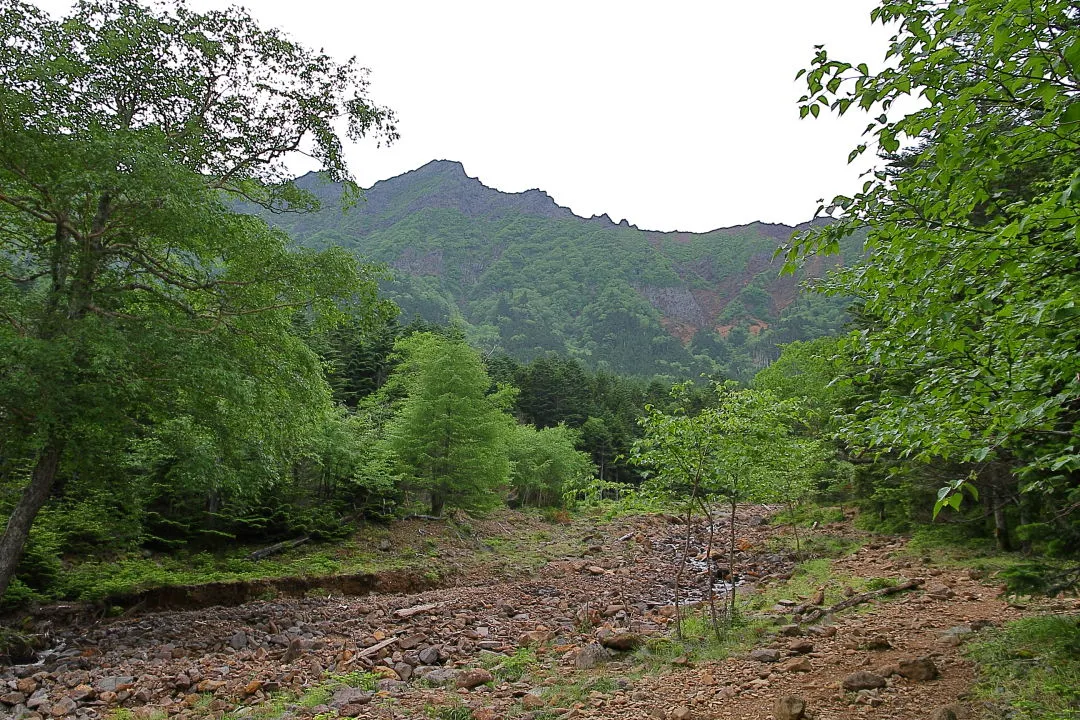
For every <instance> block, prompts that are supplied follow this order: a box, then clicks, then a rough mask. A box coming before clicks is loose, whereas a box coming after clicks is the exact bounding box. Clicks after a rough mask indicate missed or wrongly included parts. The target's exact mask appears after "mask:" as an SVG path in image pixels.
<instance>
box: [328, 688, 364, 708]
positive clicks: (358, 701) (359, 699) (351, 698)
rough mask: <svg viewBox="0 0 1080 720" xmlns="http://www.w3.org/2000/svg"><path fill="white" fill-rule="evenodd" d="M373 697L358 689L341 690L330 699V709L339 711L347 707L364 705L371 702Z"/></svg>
mask: <svg viewBox="0 0 1080 720" xmlns="http://www.w3.org/2000/svg"><path fill="white" fill-rule="evenodd" d="M373 695H374V693H372V692H369V691H367V690H361V689H360V688H354V687H345V688H341V689H340V690H338V691H337V692H335V693H334V696H333V697H332V698H330V707H332V708H338V709H340V708H343V707H345V706H347V705H366V704H367V703H369V702H371V698H372V696H373Z"/></svg>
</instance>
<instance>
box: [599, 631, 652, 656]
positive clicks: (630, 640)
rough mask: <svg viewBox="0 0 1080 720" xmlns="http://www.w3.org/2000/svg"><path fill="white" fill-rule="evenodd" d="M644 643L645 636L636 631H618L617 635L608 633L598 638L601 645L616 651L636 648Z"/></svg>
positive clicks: (627, 650)
mask: <svg viewBox="0 0 1080 720" xmlns="http://www.w3.org/2000/svg"><path fill="white" fill-rule="evenodd" d="M644 643H645V638H643V637H641V636H640V635H638V634H637V633H619V634H617V635H608V636H606V637H603V638H600V644H601V645H603V646H604V647H606V648H608V649H609V650H617V651H618V652H629V651H631V650H637V649H638V648H639V647H641V646H642V645H643V644H644Z"/></svg>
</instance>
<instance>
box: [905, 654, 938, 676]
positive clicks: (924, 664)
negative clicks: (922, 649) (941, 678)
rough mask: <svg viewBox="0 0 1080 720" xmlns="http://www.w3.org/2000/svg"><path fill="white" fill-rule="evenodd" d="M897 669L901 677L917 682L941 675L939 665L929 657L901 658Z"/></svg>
mask: <svg viewBox="0 0 1080 720" xmlns="http://www.w3.org/2000/svg"><path fill="white" fill-rule="evenodd" d="M896 671H897V672H898V673H900V676H901V677H904V678H907V679H908V680H915V681H916V682H925V681H927V680H934V679H935V678H937V677H938V675H940V673H939V672H938V669H937V665H934V661H933V660H931V659H930V658H928V657H918V658H901V659H900V660H898V661H897V663H896Z"/></svg>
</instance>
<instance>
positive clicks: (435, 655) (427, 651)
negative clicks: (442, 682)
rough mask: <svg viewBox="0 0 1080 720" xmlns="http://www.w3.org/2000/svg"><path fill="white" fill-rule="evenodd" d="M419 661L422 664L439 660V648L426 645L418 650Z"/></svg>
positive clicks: (433, 663) (432, 663) (431, 663)
mask: <svg viewBox="0 0 1080 720" xmlns="http://www.w3.org/2000/svg"><path fill="white" fill-rule="evenodd" d="M420 662H421V663H423V664H424V665H435V664H436V663H438V662H439V649H438V648H437V647H426V648H424V649H423V650H421V651H420Z"/></svg>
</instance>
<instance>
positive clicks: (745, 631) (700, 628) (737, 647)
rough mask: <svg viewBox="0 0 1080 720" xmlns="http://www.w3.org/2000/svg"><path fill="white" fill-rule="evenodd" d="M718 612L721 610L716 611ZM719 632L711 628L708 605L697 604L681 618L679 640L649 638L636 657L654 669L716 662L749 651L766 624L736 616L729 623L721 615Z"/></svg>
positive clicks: (738, 614)
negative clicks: (683, 660)
mask: <svg viewBox="0 0 1080 720" xmlns="http://www.w3.org/2000/svg"><path fill="white" fill-rule="evenodd" d="M718 610H721V611H722V609H721V608H718ZM719 621H720V627H719V630H720V633H719V637H717V633H716V632H715V631H714V629H713V625H712V622H711V619H710V617H709V609H708V606H707V605H704V604H702V605H699V606H697V607H695V608H693V609H692V610H690V611H689V612H687V614H686V615H685V616H684V617H683V621H682V639H679V638H677V637H675V636H674V635H672V636H669V637H662V638H650V639H649V640H648V641H647V642H646V643H645V645H644V646H643V647H642V648H640V649H639V650H638V651H637V653H636V657H637V659H638V660H640V661H642V662H644V663H645V664H646V665H647V666H650V667H652V668H654V669H656V668H659V667H662V666H668V665H671V664H672V663H673V662H674V661H675V660H677V659H679V658H686V659H687V660H688V661H690V662H704V661H717V660H723V659H725V658H728V657H731V656H732V655H737V654H739V653H743V652H746V651H748V650H749V649H750V648H752V647H754V645H756V644H757V641H758V640H759V639H760V638H761V636H762V635H764V634H765V629H766V627H767V626H766V624H765V623H764V622H762V621H759V620H754V619H751V618H749V617H748V616H746V615H744V614H743V613H741V612H740V613H737V614H736V616H735V618H734V619H732V621H731V622H728V620H727V617H726V616H724V615H721V617H720V618H719Z"/></svg>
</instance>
